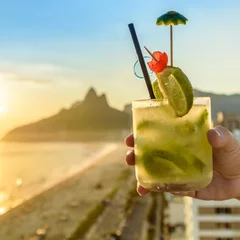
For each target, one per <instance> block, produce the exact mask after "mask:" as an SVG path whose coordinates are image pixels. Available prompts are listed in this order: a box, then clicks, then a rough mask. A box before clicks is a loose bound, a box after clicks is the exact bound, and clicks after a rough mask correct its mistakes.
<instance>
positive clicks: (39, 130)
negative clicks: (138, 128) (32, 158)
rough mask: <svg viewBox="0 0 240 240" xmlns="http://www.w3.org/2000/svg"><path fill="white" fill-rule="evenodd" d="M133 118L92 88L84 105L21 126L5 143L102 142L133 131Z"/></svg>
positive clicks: (11, 133)
mask: <svg viewBox="0 0 240 240" xmlns="http://www.w3.org/2000/svg"><path fill="white" fill-rule="evenodd" d="M130 126H131V120H130V116H129V114H127V113H126V112H124V111H119V110H116V109H114V108H111V107H110V106H109V104H108V101H107V97H106V95H105V94H102V95H100V96H98V95H97V93H96V91H95V89H94V88H90V90H89V91H88V92H87V94H86V96H85V99H84V100H83V101H77V102H76V103H74V104H73V105H72V106H71V107H70V108H69V109H62V110H61V111H60V112H59V113H57V114H56V115H53V116H51V117H49V118H45V119H42V120H40V121H37V122H34V123H31V124H28V125H25V126H21V127H18V128H15V129H13V130H12V131H10V132H9V133H8V134H7V135H6V136H5V137H4V138H3V140H9V141H30V140H31V141H38V140H43V141H44V140H59V139H62V140H82V139H83V138H84V139H86V138H88V139H96V138H98V139H101V138H104V137H107V135H110V134H111V132H115V133H116V132H121V131H122V130H124V129H130Z"/></svg>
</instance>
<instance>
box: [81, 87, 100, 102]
mask: <svg viewBox="0 0 240 240" xmlns="http://www.w3.org/2000/svg"><path fill="white" fill-rule="evenodd" d="M97 97H98V96H97V93H96V91H95V89H94V88H93V87H91V88H90V89H89V90H88V92H87V94H86V96H85V100H84V101H92V100H95V99H96V98H97Z"/></svg>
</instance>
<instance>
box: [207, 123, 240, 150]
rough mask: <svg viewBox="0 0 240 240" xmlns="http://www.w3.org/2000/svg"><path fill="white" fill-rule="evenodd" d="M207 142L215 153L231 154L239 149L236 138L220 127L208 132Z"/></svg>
mask: <svg viewBox="0 0 240 240" xmlns="http://www.w3.org/2000/svg"><path fill="white" fill-rule="evenodd" d="M208 141H209V143H210V144H211V145H212V147H213V148H214V149H215V150H214V151H215V152H225V153H231V152H233V151H235V150H237V149H239V141H238V140H237V138H236V137H235V136H234V135H233V134H232V133H231V132H229V131H228V130H227V129H226V128H224V127H222V126H217V127H215V128H213V129H211V130H209V131H208Z"/></svg>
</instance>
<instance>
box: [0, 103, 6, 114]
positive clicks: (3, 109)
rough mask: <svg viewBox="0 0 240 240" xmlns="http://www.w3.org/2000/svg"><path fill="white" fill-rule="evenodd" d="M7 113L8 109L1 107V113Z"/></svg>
mask: <svg viewBox="0 0 240 240" xmlns="http://www.w3.org/2000/svg"><path fill="white" fill-rule="evenodd" d="M5 112H6V107H5V106H3V105H0V113H5Z"/></svg>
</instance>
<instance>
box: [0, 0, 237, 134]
mask: <svg viewBox="0 0 240 240" xmlns="http://www.w3.org/2000/svg"><path fill="white" fill-rule="evenodd" d="M2 5H3V6H2V8H1V9H0V20H1V21H0V29H1V33H0V46H1V54H0V122H1V127H0V136H1V135H2V134H3V133H4V132H6V131H7V130H9V129H11V128H13V127H15V126H19V125H22V124H26V123H29V122H32V121H36V120H38V119H40V118H43V117H48V116H50V115H53V114H54V113H57V112H58V111H59V110H60V109H61V108H63V107H67V108H68V107H69V106H71V104H72V103H74V102H75V101H77V100H81V98H83V97H84V95H85V93H86V91H87V90H88V89H89V88H90V87H91V86H94V87H95V89H96V91H97V93H98V94H101V93H106V95H107V96H108V99H109V100H110V101H109V104H110V105H111V106H112V107H114V108H117V109H122V108H123V105H124V104H127V103H130V102H131V101H132V100H134V99H139V98H146V97H148V93H147V91H146V87H145V83H144V81H143V80H141V79H138V78H136V77H135V76H134V74H133V65H134V63H135V61H136V60H137V57H136V54H135V50H134V47H133V44H132V40H131V36H130V34H129V30H128V26H127V25H128V24H129V23H131V22H133V23H134V24H135V28H136V31H137V34H138V36H139V41H140V44H141V46H143V45H146V46H148V47H149V49H150V50H152V51H155V50H160V51H165V52H167V53H169V27H157V26H156V25H155V20H156V18H157V17H158V16H160V15H162V14H163V13H165V12H167V11H169V10H176V11H178V12H179V13H181V14H183V15H184V16H186V17H187V18H188V19H189V21H188V22H187V25H186V26H183V25H179V26H176V27H174V64H175V65H176V66H179V67H180V68H182V69H183V70H184V71H185V73H186V74H187V75H188V77H189V79H190V80H191V82H192V85H193V86H194V87H195V88H196V89H199V90H201V91H207V92H214V93H223V94H233V93H238V92H240V90H238V86H239V85H240V84H239V81H238V79H240V73H239V71H238V65H239V56H240V48H239V46H238V42H239V39H240V28H239V25H240V19H239V17H238V12H239V9H240V2H239V1H237V0H230V1H228V2H224V1H211V2H209V1H206V0H203V1H201V2H192V1H190V0H186V1H181V2H179V1H177V0H174V1H171V3H168V4H166V3H165V2H164V1H157V0H153V1H152V2H151V4H149V2H146V1H143V0H140V1H137V0H133V1H131V2H129V1H127V0H122V1H117V2H112V1H109V0H102V1H100V2H99V1H96V0H95V1H94V0H90V1H88V2H80V1H77V0H69V1H68V2H67V3H66V2H65V1H63V0H58V1H56V0H52V1H51V2H49V1H47V0H42V1H38V0H37V1H34V2H32V1H24V2H18V1H16V0H15V1H14V0H9V1H7V2H4V3H2ZM226 19H227V21H226ZM143 52H144V51H143ZM144 55H147V54H146V52H144Z"/></svg>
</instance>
